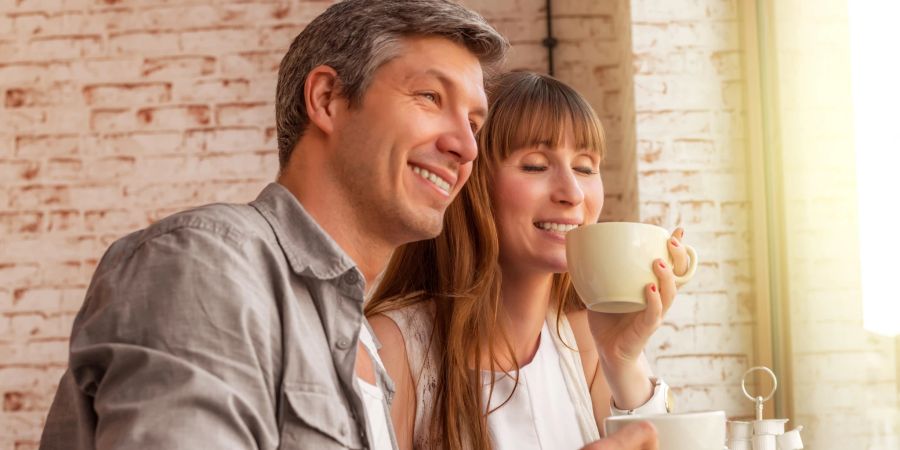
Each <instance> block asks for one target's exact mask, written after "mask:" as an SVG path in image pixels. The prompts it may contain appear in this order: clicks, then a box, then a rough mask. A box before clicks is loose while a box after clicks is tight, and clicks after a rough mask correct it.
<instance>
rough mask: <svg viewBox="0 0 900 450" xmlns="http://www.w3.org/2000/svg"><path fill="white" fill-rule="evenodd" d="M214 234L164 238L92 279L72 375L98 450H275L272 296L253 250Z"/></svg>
mask: <svg viewBox="0 0 900 450" xmlns="http://www.w3.org/2000/svg"><path fill="white" fill-rule="evenodd" d="M218 231H221V230H214V229H213V228H209V227H206V228H197V227H191V228H188V227H182V228H176V229H174V230H171V231H168V232H165V233H162V234H159V235H158V236H155V237H152V238H150V239H148V240H147V241H146V242H143V243H140V244H139V245H138V246H137V247H136V248H135V249H129V250H128V251H127V252H126V253H130V254H125V255H122V257H120V258H117V261H114V262H111V263H114V264H116V266H115V267H113V268H108V267H107V268H102V269H103V270H104V272H102V273H99V274H98V276H97V277H95V280H94V282H93V283H92V287H91V289H90V291H89V294H88V297H87V299H86V300H85V302H86V304H85V307H84V311H83V314H82V315H79V319H78V321H77V322H76V325H75V328H74V331H73V334H72V343H71V354H70V371H71V375H72V379H73V380H74V382H75V383H76V384H77V386H78V389H79V390H80V391H81V392H82V393H84V394H85V395H87V396H89V398H90V397H93V411H94V413H95V414H96V417H95V420H96V423H95V429H94V445H95V447H96V448H98V449H106V448H148V449H149V448H161V449H162V448H165V449H196V448H242V449H245V448H274V447H275V446H276V445H277V443H278V440H279V436H278V427H277V422H276V415H275V414H276V413H275V409H276V400H275V393H274V392H273V390H274V388H273V386H274V385H275V381H274V380H273V373H275V371H276V370H277V369H276V368H275V367H273V366H274V363H273V361H280V359H277V358H280V356H279V355H280V341H279V340H278V337H279V336H280V332H279V331H278V329H277V326H278V322H277V315H276V314H274V313H273V312H272V311H273V310H274V309H275V307H274V302H273V301H272V300H271V296H272V293H271V292H269V291H268V289H267V286H266V282H265V279H263V278H261V277H260V276H259V275H257V274H258V270H259V268H258V267H252V266H253V264H251V263H249V262H248V255H249V254H253V253H254V252H253V249H248V248H243V247H242V242H240V241H239V240H237V239H235V237H234V235H232V234H223V233H220V232H218ZM100 270H101V268H98V271H100Z"/></svg>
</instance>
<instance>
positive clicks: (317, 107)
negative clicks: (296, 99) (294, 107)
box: [303, 65, 343, 134]
mask: <svg viewBox="0 0 900 450" xmlns="http://www.w3.org/2000/svg"><path fill="white" fill-rule="evenodd" d="M303 98H304V101H306V114H307V116H309V122H310V123H311V124H313V125H315V126H316V127H318V128H319V129H320V130H322V132H323V133H325V134H331V132H332V131H334V126H335V112H336V111H337V104H338V103H339V102H340V101H342V100H343V99H342V98H341V97H340V94H339V92H338V76H337V72H336V71H335V70H334V69H332V68H331V67H329V66H324V65H323V66H316V67H314V68H313V69H312V70H311V71H310V72H309V75H307V76H306V82H305V83H304V84H303Z"/></svg>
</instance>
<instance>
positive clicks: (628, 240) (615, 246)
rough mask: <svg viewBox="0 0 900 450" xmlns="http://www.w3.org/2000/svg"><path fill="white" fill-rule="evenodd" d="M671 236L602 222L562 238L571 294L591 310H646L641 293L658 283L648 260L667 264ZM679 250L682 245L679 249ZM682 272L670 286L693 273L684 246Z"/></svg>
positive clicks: (692, 253) (649, 228)
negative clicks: (685, 267)
mask: <svg viewBox="0 0 900 450" xmlns="http://www.w3.org/2000/svg"><path fill="white" fill-rule="evenodd" d="M669 238H670V234H669V232H668V231H666V230H665V229H664V228H661V227H658V226H656V225H650V224H645V223H632V222H604V223H595V224H592V225H584V226H581V227H578V228H576V229H574V230H572V231H569V232H568V233H566V260H567V264H568V267H569V274H570V275H571V276H572V283H573V284H574V285H575V290H576V291H577V292H578V295H579V296H580V297H581V300H582V301H583V302H584V304H585V306H587V307H588V309H590V310H592V311H598V312H609V313H628V312H635V311H640V310H643V309H644V308H646V307H647V304H646V301H645V300H644V289H645V287H646V286H647V285H648V284H650V283H658V280H657V279H656V275H655V274H654V273H653V261H654V260H656V259H662V260H663V261H668V262H669V264H671V263H672V258H670V257H669V249H668V247H667V245H668V241H669ZM682 245H684V244H682ZM685 250H687V253H688V257H689V258H690V262H689V266H688V270H687V272H686V273H685V274H684V275H682V276H677V277H675V284H676V285H678V286H680V285H682V284H684V283H687V282H688V280H690V279H691V278H692V277H693V276H694V272H696V270H697V252H696V251H695V250H694V249H693V247H691V246H688V245H685Z"/></svg>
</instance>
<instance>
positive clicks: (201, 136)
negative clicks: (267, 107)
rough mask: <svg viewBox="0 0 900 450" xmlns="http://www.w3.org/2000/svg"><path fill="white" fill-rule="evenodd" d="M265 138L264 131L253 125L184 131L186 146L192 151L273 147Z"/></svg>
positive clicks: (225, 150) (229, 150)
mask: <svg viewBox="0 0 900 450" xmlns="http://www.w3.org/2000/svg"><path fill="white" fill-rule="evenodd" d="M264 139H265V134H264V132H263V131H262V130H260V129H258V128H252V127H233V128H225V127H220V128H216V129H213V130H189V131H186V132H185V133H184V147H185V149H190V150H192V151H203V152H206V151H209V152H232V151H247V150H258V149H260V148H266V147H269V148H271V146H269V145H267V143H266V142H265V141H264Z"/></svg>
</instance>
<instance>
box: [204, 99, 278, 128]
mask: <svg viewBox="0 0 900 450" xmlns="http://www.w3.org/2000/svg"><path fill="white" fill-rule="evenodd" d="M274 122H275V105H274V104H272V103H232V104H226V105H219V106H217V107H216V124H217V125H220V126H226V127H227V126H239V125H257V124H267V123H274Z"/></svg>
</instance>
